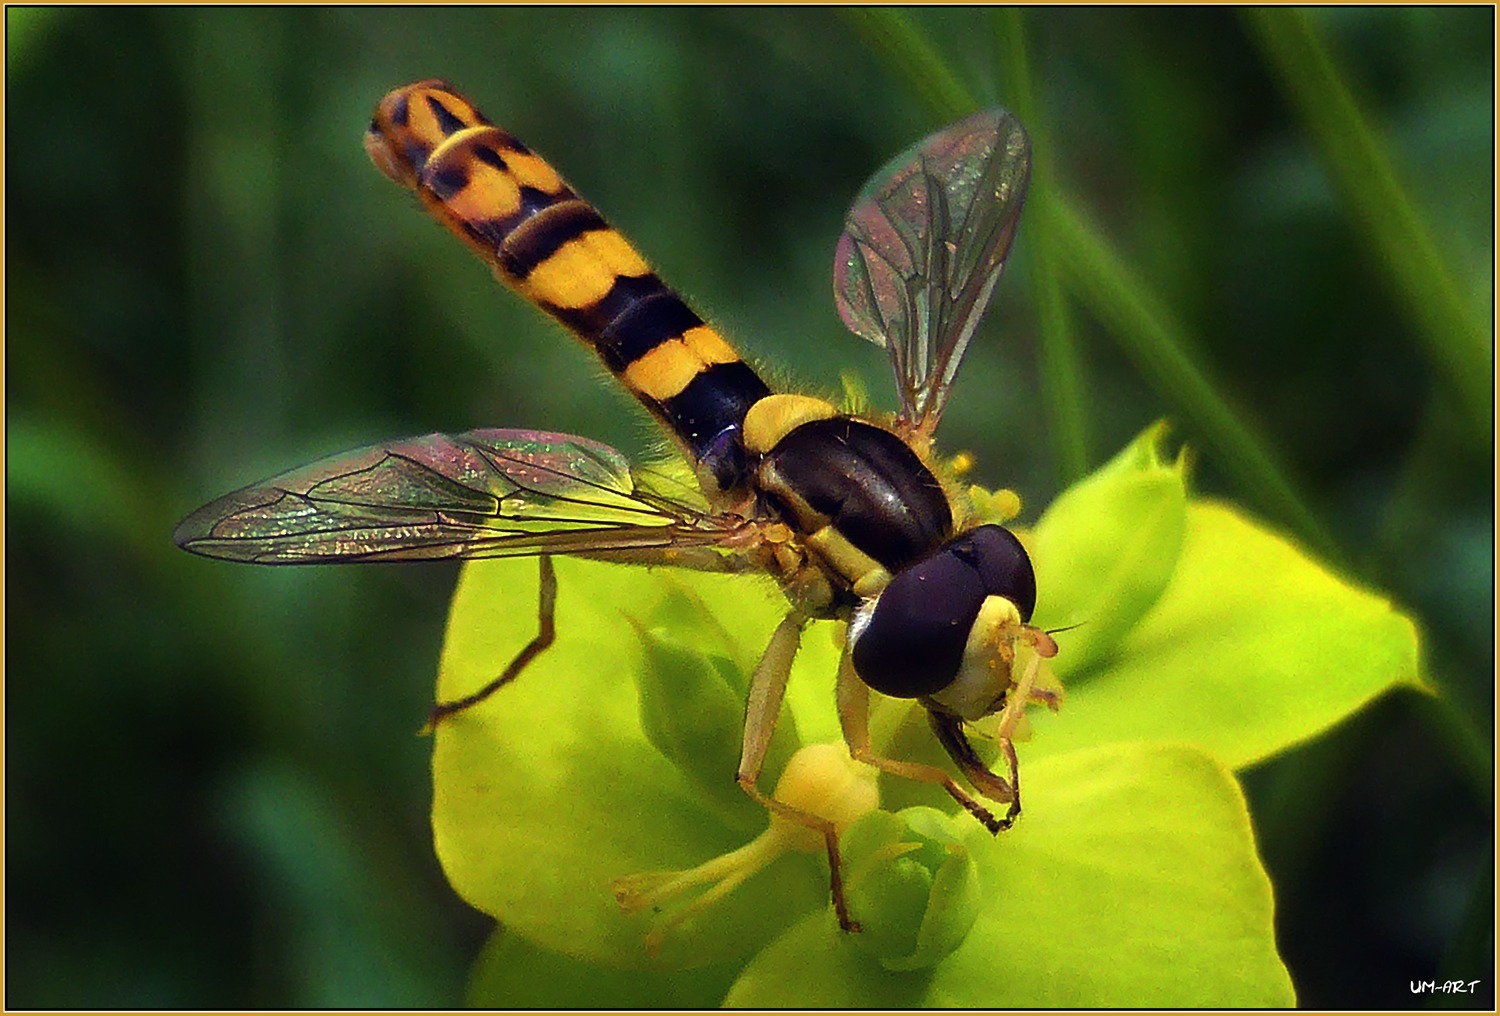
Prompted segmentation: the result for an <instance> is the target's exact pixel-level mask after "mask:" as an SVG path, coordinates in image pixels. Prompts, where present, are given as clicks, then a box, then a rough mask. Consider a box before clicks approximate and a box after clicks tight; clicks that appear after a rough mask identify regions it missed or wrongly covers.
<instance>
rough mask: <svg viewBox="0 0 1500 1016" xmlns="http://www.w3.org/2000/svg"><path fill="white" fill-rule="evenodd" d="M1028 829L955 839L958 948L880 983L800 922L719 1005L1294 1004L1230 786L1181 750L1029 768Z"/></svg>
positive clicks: (1198, 757) (823, 931) (1120, 749)
mask: <svg viewBox="0 0 1500 1016" xmlns="http://www.w3.org/2000/svg"><path fill="white" fill-rule="evenodd" d="M1027 780H1028V784H1029V786H1028V798H1027V802H1028V803H1027V818H1026V821H1025V822H1023V823H1021V824H1020V825H1017V826H1016V828H1015V829H1013V830H1011V831H1010V832H1008V833H1006V834H1005V835H1003V836H999V837H990V836H989V835H988V834H986V833H985V832H983V831H982V830H979V829H977V828H975V829H972V830H971V831H970V832H969V833H968V835H967V839H966V842H967V845H968V846H969V848H970V850H971V851H972V852H973V856H974V857H975V858H976V860H977V861H978V866H979V873H980V880H981V894H982V896H983V898H984V899H986V900H987V901H988V905H987V906H985V907H983V908H982V909H981V912H980V916H979V919H978V921H977V922H976V923H975V925H974V928H973V930H972V931H971V932H970V934H969V935H968V937H967V938H966V939H965V940H964V942H963V945H962V946H960V947H959V949H958V950H957V951H956V952H954V953H953V954H952V955H950V956H948V957H947V958H946V959H944V960H942V961H941V962H940V963H938V964H937V965H936V966H935V967H933V968H931V969H930V970H925V971H917V972H913V973H907V974H903V973H893V972H891V971H889V970H887V969H885V968H884V967H882V966H881V964H880V963H879V961H878V960H876V959H875V958H874V957H871V956H870V955H868V954H867V953H866V952H864V951H863V950H861V949H860V948H859V947H858V946H857V945H855V944H854V943H853V942H852V941H851V940H850V938H849V937H848V936H843V935H841V934H840V933H839V932H838V931H837V928H836V926H835V925H834V924H833V922H832V920H831V919H830V918H829V917H828V915H827V914H817V915H812V916H810V917H807V918H804V919H803V920H802V921H801V922H799V923H798V924H797V925H796V926H795V927H794V928H792V929H791V930H789V931H788V932H787V933H786V934H785V935H783V936H781V937H780V938H778V939H777V940H776V941H775V942H774V943H772V944H771V945H770V946H769V947H767V948H766V949H765V950H764V951H763V952H762V953H761V954H760V955H759V956H757V957H756V958H755V959H754V960H753V961H752V962H751V963H750V964H749V965H748V966H747V967H746V968H745V971H744V973H743V974H742V975H741V976H740V978H739V980H738V981H737V982H736V984H735V986H734V988H733V989H732V990H731V991H730V993H729V997H728V998H727V999H726V1004H727V1005H729V1006H744V1007H757V1008H773V1007H782V1006H803V1007H817V1008H825V1007H826V1008H881V1007H917V1006H922V1007H933V1008H938V1007H942V1008H948V1007H955V1008H996V1007H1016V1008H1026V1007H1034V1008H1051V1007H1079V1008H1083V1007H1101V1008H1102V1007H1106V1006H1108V1007H1116V1006H1122V1005H1128V1006H1141V1007H1182V1008H1189V1007H1192V1008H1197V1007H1210V1006H1211V1007H1264V1006H1289V1005H1292V1004H1294V1003H1295V998H1294V996H1293V992H1292V985H1291V979H1290V977H1289V976H1288V974H1287V971H1286V968H1285V966H1283V964H1282V963H1281V961H1280V959H1279V958H1278V957H1277V955H1276V944H1275V936H1274V933H1273V928H1272V900H1271V884H1270V881H1269V879H1267V877H1266V874H1265V872H1264V870H1263V869H1262V868H1261V866H1260V862H1259V860H1258V858H1257V857H1256V854H1255V844H1254V840H1253V837H1252V835H1251V829H1250V818H1249V814H1248V813H1247V811H1246V809H1245V802H1244V798H1243V796H1242V795H1241V794H1240V790H1239V787H1238V785H1237V784H1236V783H1235V781H1234V777H1233V776H1232V775H1231V774H1230V773H1229V771H1228V770H1227V769H1225V768H1224V767H1223V766H1222V765H1221V764H1219V763H1218V762H1217V761H1215V760H1214V759H1213V758H1211V757H1209V756H1207V755H1205V754H1203V753H1202V752H1199V751H1197V750H1196V749H1193V748H1191V747H1187V746H1183V745H1161V744H1124V745H1111V746H1109V747H1107V748H1101V749H1098V750H1095V751H1088V752H1075V753H1072V754H1069V755H1067V756H1065V757H1055V758H1051V759H1048V760H1047V761H1045V762H1041V763H1038V764H1036V765H1033V766H1031V767H1030V769H1029V771H1028V774H1027Z"/></svg>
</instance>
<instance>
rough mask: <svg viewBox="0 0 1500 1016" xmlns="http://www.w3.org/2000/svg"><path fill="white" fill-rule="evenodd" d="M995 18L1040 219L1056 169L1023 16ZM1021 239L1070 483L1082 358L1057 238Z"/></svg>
mask: <svg viewBox="0 0 1500 1016" xmlns="http://www.w3.org/2000/svg"><path fill="white" fill-rule="evenodd" d="M994 22H995V29H996V34H997V36H998V42H999V45H998V47H997V48H998V49H999V52H1000V55H1001V58H1000V63H1001V66H1002V68H1003V69H1004V75H1005V86H1006V91H1007V92H1008V93H1009V96H1010V98H1011V101H1012V103H1013V104H1014V106H1015V109H1016V114H1017V115H1018V116H1019V117H1020V118H1021V122H1022V123H1023V124H1026V125H1028V126H1027V129H1028V131H1029V132H1030V134H1031V159H1032V165H1031V190H1030V195H1029V197H1028V199H1027V200H1028V201H1029V202H1030V204H1031V207H1032V208H1034V209H1038V208H1039V209H1042V211H1040V212H1038V213H1034V215H1033V218H1035V219H1039V220H1040V221H1042V222H1045V221H1046V220H1047V219H1048V218H1050V216H1049V215H1048V214H1047V212H1046V209H1045V206H1046V205H1048V204H1049V203H1050V202H1052V201H1054V200H1055V199H1056V198H1055V195H1056V179H1057V177H1056V176H1055V175H1054V173H1053V166H1054V165H1055V163H1054V161H1053V159H1052V151H1053V149H1052V139H1051V136H1050V133H1049V131H1048V130H1047V123H1046V120H1045V118H1044V117H1043V114H1042V112H1041V110H1040V109H1039V108H1038V105H1037V102H1036V98H1035V93H1034V92H1033V90H1032V87H1031V61H1030V57H1029V55H1028V53H1027V49H1026V26H1025V20H1024V16H1023V14H1022V12H1021V11H1020V10H1019V9H1017V8H1014V7H1006V8H998V9H997V10H996V11H995V13H994ZM1027 242H1028V245H1029V246H1030V250H1031V292H1032V298H1033V299H1034V300H1035V301H1036V316H1037V331H1038V334H1039V336H1040V339H1041V364H1040V374H1041V383H1042V398H1043V404H1044V405H1045V407H1046V413H1047V433H1048V434H1049V435H1051V439H1052V454H1053V457H1054V458H1055V459H1056V462H1057V472H1058V481H1059V486H1061V487H1068V486H1070V485H1071V484H1073V483H1074V482H1076V481H1078V480H1081V479H1083V477H1084V476H1085V475H1086V474H1087V473H1088V471H1089V454H1088V417H1087V413H1086V411H1085V408H1084V407H1085V405H1086V404H1087V403H1086V400H1085V399H1084V396H1083V392H1084V388H1085V387H1086V382H1085V379H1084V369H1083V361H1082V359H1081V358H1080V357H1079V355H1078V344H1077V341H1076V340H1075V337H1074V331H1073V317H1072V314H1071V313H1070V312H1069V308H1068V303H1067V300H1065V299H1064V298H1063V287H1062V281H1061V279H1060V278H1059V276H1058V268H1057V260H1058V259H1057V250H1056V242H1055V238H1054V236H1053V235H1052V234H1051V233H1050V232H1049V231H1048V230H1046V229H1028V230H1027Z"/></svg>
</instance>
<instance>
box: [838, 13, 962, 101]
mask: <svg viewBox="0 0 1500 1016" xmlns="http://www.w3.org/2000/svg"><path fill="white" fill-rule="evenodd" d="M839 16H840V17H842V18H843V20H844V23H845V24H847V25H848V26H849V27H850V28H851V29H853V31H854V34H855V35H857V36H859V38H860V41H861V42H863V43H864V44H865V46H866V47H867V48H868V49H869V50H870V52H871V53H874V54H875V56H876V57H877V58H878V59H879V60H880V61H881V62H882V63H884V64H885V65H886V67H887V68H889V70H890V71H891V74H892V75H893V76H894V77H896V78H897V79H898V80H901V81H904V82H906V83H907V85H909V86H910V87H911V89H912V91H913V92H915V93H916V94H917V97H918V98H920V99H921V100H922V103H923V105H925V106H926V107H927V108H928V109H929V110H931V111H932V112H933V113H934V114H935V115H936V116H937V118H938V120H939V121H940V122H946V121H948V120H956V119H958V118H959V117H961V116H963V115H964V114H966V113H972V112H973V111H974V105H975V104H974V96H973V95H972V94H971V93H970V92H969V90H968V89H967V88H965V87H964V84H963V82H962V81H960V80H959V79H958V75H957V74H954V73H953V70H952V68H950V67H949V66H948V64H947V62H946V61H944V60H943V58H942V55H941V54H939V53H938V51H937V50H936V49H935V48H934V47H933V45H932V43H931V42H929V41H928V40H927V36H926V35H924V34H923V33H922V30H921V29H920V28H918V27H917V26H916V25H914V24H912V23H911V20H910V19H909V18H908V17H907V16H906V15H905V14H904V13H902V12H901V11H900V10H897V9H896V8H894V7H840V8H839Z"/></svg>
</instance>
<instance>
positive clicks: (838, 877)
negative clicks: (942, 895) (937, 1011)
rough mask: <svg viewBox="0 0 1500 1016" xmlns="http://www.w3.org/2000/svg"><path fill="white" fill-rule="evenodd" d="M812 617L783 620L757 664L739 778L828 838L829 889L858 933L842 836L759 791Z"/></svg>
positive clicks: (770, 807)
mask: <svg viewBox="0 0 1500 1016" xmlns="http://www.w3.org/2000/svg"><path fill="white" fill-rule="evenodd" d="M806 625H807V618H805V617H803V616H802V615H801V614H800V613H798V612H796V611H793V612H792V613H790V614H788V615H787V616H786V617H785V618H783V619H782V622H781V624H779V625H777V626H776V631H775V632H773V633H772V634H771V642H770V644H769V645H767V646H766V651H765V654H764V655H763V656H761V658H760V663H758V664H756V667H755V673H754V674H753V675H751V678H750V695H749V698H748V699H747V701H746V703H745V738H744V742H743V744H742V746H741V748H740V768H739V772H738V773H737V774H736V777H735V778H736V780H738V782H739V785H740V789H741V790H743V791H744V792H745V793H746V794H749V795H750V797H751V799H752V800H754V801H755V802H756V803H758V804H759V805H760V806H761V807H763V808H765V809H766V810H767V811H770V812H773V813H775V814H777V815H780V816H781V817H783V818H785V819H788V820H790V821H793V822H796V823H798V824H800V825H803V826H806V827H807V828H809V829H812V830H814V831H815V832H817V833H819V834H820V835H821V836H822V837H823V844H824V847H825V849H826V850H827V853H828V870H829V889H830V891H831V892H832V894H833V909H834V912H835V913H836V914H837V915H838V919H839V926H840V927H841V928H843V929H844V930H845V931H858V930H859V925H858V924H857V923H856V922H855V921H854V920H853V919H852V918H850V916H849V905H848V904H847V903H846V902H845V901H844V877H843V872H842V865H841V864H840V863H839V836H838V830H836V829H835V828H834V826H833V823H832V822H830V821H828V820H827V819H824V818H820V817H819V816H817V815H813V814H810V813H808V812H805V811H803V810H802V809H800V808H794V807H792V806H791V805H789V804H786V803H784V802H782V801H778V800H776V799H775V798H773V797H767V796H766V795H765V794H763V793H761V791H760V787H759V786H757V783H758V781H759V780H760V770H761V766H762V765H764V764H765V761H766V750H767V749H768V748H769V747H770V744H771V734H772V733H773V732H774V731H775V729H776V720H777V717H779V716H780V715H781V700H782V698H783V697H784V696H785V695H786V682H787V679H788V678H789V677H790V676H791V673H792V661H793V660H795V659H796V658H797V650H798V648H800V647H801V645H802V629H803V628H804V627H806Z"/></svg>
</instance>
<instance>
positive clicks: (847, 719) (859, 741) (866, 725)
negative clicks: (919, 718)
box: [838, 648, 1010, 833]
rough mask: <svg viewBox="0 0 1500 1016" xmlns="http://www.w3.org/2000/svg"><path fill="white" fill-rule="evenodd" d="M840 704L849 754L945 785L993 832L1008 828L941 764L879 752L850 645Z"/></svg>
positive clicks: (840, 682)
mask: <svg viewBox="0 0 1500 1016" xmlns="http://www.w3.org/2000/svg"><path fill="white" fill-rule="evenodd" d="M838 707H839V723H840V724H841V725H842V726H843V728H844V741H845V742H846V743H847V744H848V745H849V754H850V755H852V756H853V757H854V758H855V759H856V760H858V761H860V762H865V763H868V764H869V765H872V766H874V767H876V768H877V769H880V770H882V771H883V772H887V773H890V774H891V775H892V776H900V777H902V778H904V779H908V780H917V781H919V782H921V783H932V784H935V785H937V786H939V787H942V788H943V789H944V790H946V791H947V792H948V796H950V797H952V798H953V799H954V800H955V801H957V802H958V803H959V804H961V805H962V806H963V807H964V810H965V811H967V812H968V813H969V814H970V815H973V816H974V817H975V818H977V819H978V820H979V821H980V822H981V823H982V824H983V825H984V827H985V828H986V829H988V830H989V831H990V832H992V833H995V832H999V831H1000V830H1001V829H1003V828H1005V825H1006V823H1002V822H1001V821H1000V820H998V819H996V818H995V816H994V815H993V814H991V813H990V810H989V809H988V808H986V807H985V806H984V805H982V804H980V803H979V802H978V801H976V800H974V798H973V797H972V796H970V795H969V793H968V791H966V790H964V788H963V787H960V786H959V785H958V783H957V782H955V781H954V779H953V777H951V776H949V775H948V774H947V773H945V772H943V771H942V770H941V769H939V768H938V767H937V766H929V765H924V764H923V763H921V762H902V761H899V760H897V759H892V758H885V757H884V756H881V755H877V754H875V751H874V749H873V748H871V747H870V689H869V686H868V685H866V684H865V683H864V682H863V681H861V680H860V679H859V675H858V674H856V673H855V672H854V663H853V661H852V660H851V659H850V657H849V650H848V649H847V648H845V650H844V657H843V659H842V660H841V661H840V663H839V678H838ZM929 715H932V714H929ZM945 746H946V745H945ZM980 789H981V790H983V789H984V788H982V787H981V788H980ZM1009 802H1010V798H1008V797H1007V798H1005V799H1003V800H1001V801H1000V803H1002V804H1006V803H1009Z"/></svg>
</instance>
